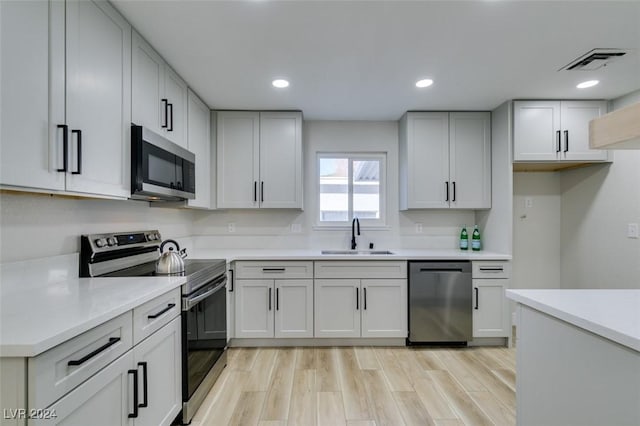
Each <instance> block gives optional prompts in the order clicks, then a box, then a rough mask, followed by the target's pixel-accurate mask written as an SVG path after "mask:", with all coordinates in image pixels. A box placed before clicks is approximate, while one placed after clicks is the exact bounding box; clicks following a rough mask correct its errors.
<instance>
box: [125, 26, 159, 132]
mask: <svg viewBox="0 0 640 426" xmlns="http://www.w3.org/2000/svg"><path fill="white" fill-rule="evenodd" d="M131 56H132V60H131V62H132V63H131V67H132V68H131V69H132V71H131V91H132V93H131V121H132V122H133V123H134V124H136V125H138V126H144V127H146V128H148V129H150V130H152V131H154V132H156V133H158V134H163V133H164V128H166V116H165V113H166V112H165V103H164V102H163V101H162V99H163V98H164V67H165V64H164V61H163V60H162V58H161V57H160V55H158V53H157V52H156V51H155V50H153V48H152V47H151V46H150V45H149V43H147V42H146V41H145V40H144V39H143V38H142V37H141V36H140V34H138V33H137V32H136V31H135V30H134V31H133V35H132V52H131Z"/></svg>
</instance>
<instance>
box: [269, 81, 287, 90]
mask: <svg viewBox="0 0 640 426" xmlns="http://www.w3.org/2000/svg"><path fill="white" fill-rule="evenodd" d="M271 84H273V87H277V88H278V89H284V88H285V87H289V82H288V81H287V80H282V79H278V80H273V81H272V82H271Z"/></svg>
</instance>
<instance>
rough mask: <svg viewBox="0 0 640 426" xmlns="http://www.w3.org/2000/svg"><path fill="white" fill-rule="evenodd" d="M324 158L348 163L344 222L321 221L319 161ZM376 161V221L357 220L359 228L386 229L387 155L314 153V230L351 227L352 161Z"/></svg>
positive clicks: (376, 153)
mask: <svg viewBox="0 0 640 426" xmlns="http://www.w3.org/2000/svg"><path fill="white" fill-rule="evenodd" d="M324 158H336V159H338V158H340V159H346V160H347V161H348V163H349V166H348V176H347V179H348V181H347V194H348V210H347V216H348V219H347V220H346V221H323V220H321V216H322V211H321V210H320V206H321V203H320V197H321V195H322V193H321V190H320V186H321V184H320V160H322V159H324ZM374 160H375V161H378V163H379V171H380V183H379V185H378V188H379V190H378V196H379V199H380V204H379V211H380V217H379V218H378V219H367V218H358V220H359V221H360V226H361V227H366V228H386V227H387V212H386V210H387V153H386V152H335V151H331V152H316V172H315V176H314V178H315V180H316V193H317V195H316V202H317V207H316V226H315V227H316V228H318V229H331V228H333V229H343V228H347V227H350V226H351V222H352V221H353V196H354V192H353V186H354V185H353V163H354V161H374Z"/></svg>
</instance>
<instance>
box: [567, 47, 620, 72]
mask: <svg viewBox="0 0 640 426" xmlns="http://www.w3.org/2000/svg"><path fill="white" fill-rule="evenodd" d="M627 53H629V51H628V50H624V49H593V50H591V51H589V52H587V53H585V54H584V55H582V56H580V57H579V58H578V59H576V60H574V61H572V62H571V63H570V64H568V65H565V66H564V67H562V68H560V70H559V71H562V70H567V71H594V70H597V69H599V68H602V67H606V66H607V65H609V64H610V63H612V62H614V61H616V60H617V59H619V58H621V57H622V56H624V55H626V54H627Z"/></svg>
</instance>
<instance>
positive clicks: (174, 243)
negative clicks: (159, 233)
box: [160, 240, 180, 253]
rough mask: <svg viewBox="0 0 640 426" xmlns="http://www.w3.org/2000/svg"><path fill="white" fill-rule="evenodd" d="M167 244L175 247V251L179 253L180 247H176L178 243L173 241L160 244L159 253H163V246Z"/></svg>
mask: <svg viewBox="0 0 640 426" xmlns="http://www.w3.org/2000/svg"><path fill="white" fill-rule="evenodd" d="M167 243H171V244H173V245H175V246H176V251H180V246H179V245H178V243H177V242H176V241H175V240H164V241H163V242H162V244H160V253H163V252H164V246H165V244H167Z"/></svg>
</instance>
